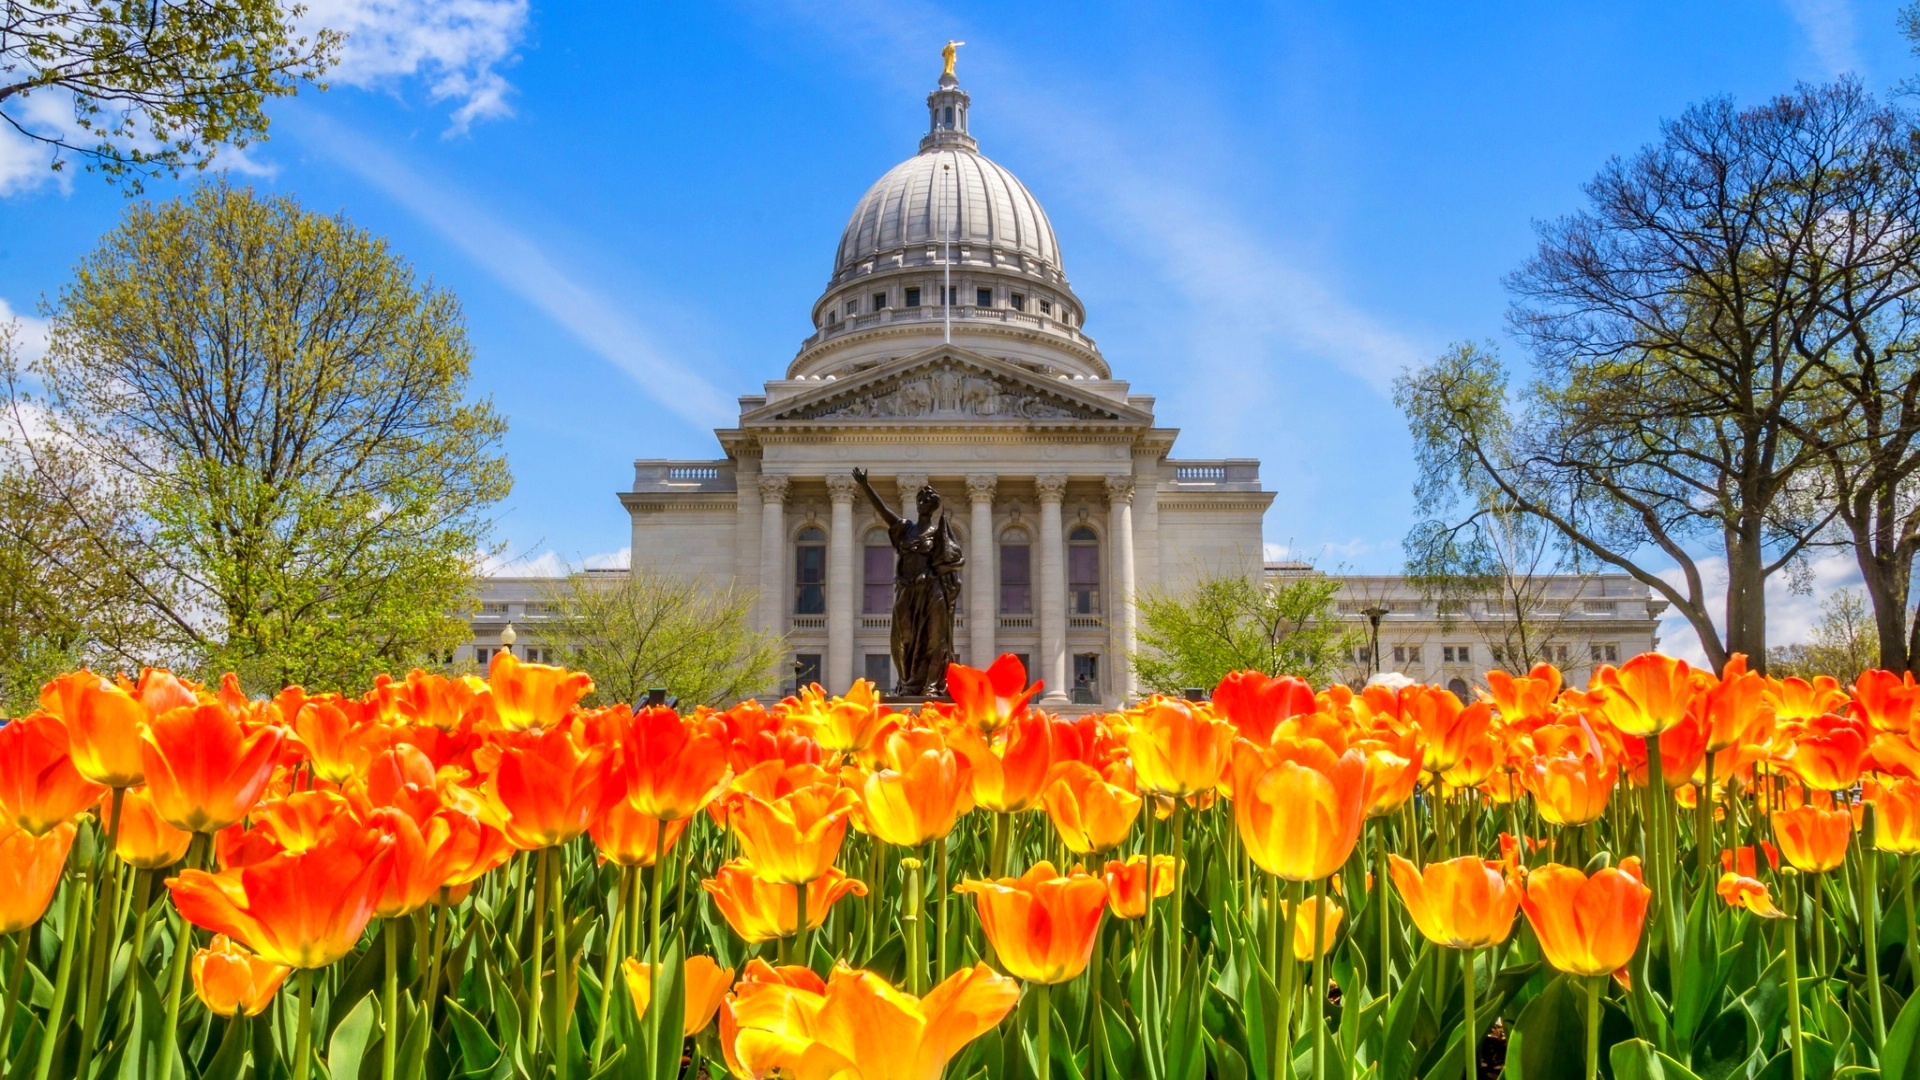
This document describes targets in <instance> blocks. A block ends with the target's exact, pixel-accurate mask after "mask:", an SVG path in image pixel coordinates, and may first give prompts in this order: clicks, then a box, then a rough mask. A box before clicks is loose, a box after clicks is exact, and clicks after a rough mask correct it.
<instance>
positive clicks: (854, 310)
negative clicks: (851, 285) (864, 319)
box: [847, 300, 860, 318]
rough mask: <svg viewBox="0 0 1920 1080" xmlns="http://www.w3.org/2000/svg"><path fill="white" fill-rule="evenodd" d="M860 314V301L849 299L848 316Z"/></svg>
mask: <svg viewBox="0 0 1920 1080" xmlns="http://www.w3.org/2000/svg"><path fill="white" fill-rule="evenodd" d="M858 314H860V301H858V300H849V301H847V317H848V318H852V317H853V316H855V315H858Z"/></svg>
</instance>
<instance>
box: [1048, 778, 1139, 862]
mask: <svg viewBox="0 0 1920 1080" xmlns="http://www.w3.org/2000/svg"><path fill="white" fill-rule="evenodd" d="M1041 801H1042V802H1043V803H1044V804H1045V805H1046V808H1047V817H1048V818H1050V819H1052V821H1053V827H1054V830H1055V831H1056V832H1058V833H1059V834H1060V841H1061V843H1063V844H1065V845H1066V846H1067V850H1069V851H1072V852H1074V853H1076V854H1080V855H1097V854H1099V853H1100V852H1103V851H1105V850H1107V849H1108V848H1110V847H1113V846H1114V845H1116V844H1118V843H1120V841H1122V840H1125V839H1126V838H1127V834H1128V833H1129V832H1132V831H1133V821H1134V819H1135V818H1137V817H1139V816H1140V796H1138V795H1135V794H1134V793H1133V792H1131V791H1128V790H1127V789H1126V788H1123V787H1121V786H1119V785H1118V784H1110V783H1108V782H1107V780H1106V778H1105V777H1103V776H1101V775H1100V774H1099V773H1097V772H1095V771H1094V769H1093V767H1092V766H1091V765H1087V764H1085V763H1084V762H1079V761H1070V762H1067V763H1066V764H1064V765H1062V766H1061V767H1060V769H1059V770H1058V771H1057V772H1056V773H1055V774H1054V780H1053V782H1052V783H1050V784H1048V785H1047V790H1046V792H1045V793H1044V794H1043V795H1042V796H1041Z"/></svg>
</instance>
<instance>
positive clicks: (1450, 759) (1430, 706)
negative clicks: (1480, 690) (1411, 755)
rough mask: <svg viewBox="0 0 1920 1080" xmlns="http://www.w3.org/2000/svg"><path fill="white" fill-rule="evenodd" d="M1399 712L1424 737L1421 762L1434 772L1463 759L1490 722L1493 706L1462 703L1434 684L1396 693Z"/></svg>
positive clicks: (1443, 769) (1480, 737)
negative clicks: (1424, 750)
mask: <svg viewBox="0 0 1920 1080" xmlns="http://www.w3.org/2000/svg"><path fill="white" fill-rule="evenodd" d="M1400 702H1401V704H1400V709H1401V715H1402V716H1403V717H1404V718H1405V719H1406V720H1407V721H1408V722H1410V723H1412V724H1413V725H1414V727H1415V728H1417V729H1418V730H1419V732H1420V735H1421V738H1422V739H1424V740H1425V747H1426V752H1425V754H1423V755H1422V757H1421V763H1422V766H1423V767H1424V768H1425V769H1426V770H1427V771H1428V772H1430V773H1434V774H1436V775H1438V774H1441V773H1445V772H1447V771H1448V770H1450V769H1452V768H1453V767H1454V766H1455V765H1458V764H1460V762H1462V761H1464V760H1466V757H1467V753H1468V751H1470V750H1471V749H1472V748H1473V747H1474V746H1476V745H1478V744H1479V743H1480V742H1481V740H1482V739H1484V738H1485V736H1486V733H1487V726H1488V725H1489V724H1491V723H1492V722H1493V706H1492V705H1490V704H1488V703H1487V702H1484V701H1478V702H1475V703H1474V704H1472V705H1464V704H1462V703H1461V701H1460V699H1459V698H1458V697H1456V696H1455V695H1454V693H1453V691H1451V690H1446V689H1443V688H1441V687H1438V686H1410V687H1407V689H1406V690H1404V691H1402V693H1401V695H1400Z"/></svg>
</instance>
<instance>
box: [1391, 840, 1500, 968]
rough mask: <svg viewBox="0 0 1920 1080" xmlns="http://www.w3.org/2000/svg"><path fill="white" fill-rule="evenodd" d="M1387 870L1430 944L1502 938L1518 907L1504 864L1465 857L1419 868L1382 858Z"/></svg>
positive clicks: (1468, 945) (1462, 945)
mask: <svg viewBox="0 0 1920 1080" xmlns="http://www.w3.org/2000/svg"><path fill="white" fill-rule="evenodd" d="M1387 872H1388V874H1390V875H1391V876H1392V877H1393V885H1394V888H1396V889H1398V890H1399V892H1400V899H1401V901H1402V902H1404V903H1405V904H1406V905H1407V914H1408V915H1409V916H1411V917H1412V918H1413V924H1414V925H1415V926H1417V927H1419V928H1420V932H1421V933H1422V934H1425V935H1426V936H1427V940H1428V941H1431V942H1433V943H1434V944H1436V945H1445V946H1446V947H1448V948H1450V949H1484V948H1487V947H1489V946H1492V945H1498V944H1499V943H1501V942H1503V941H1505V940H1507V935H1508V934H1510V933H1512V932H1513V915H1514V912H1516V911H1518V910H1519V909H1520V892H1521V889H1520V883H1519V882H1518V881H1516V880H1515V879H1514V877H1513V876H1512V867H1511V866H1510V865H1509V864H1507V863H1500V862H1486V861H1483V860H1482V859H1480V858H1479V857H1477V856H1474V855H1465V856H1462V857H1460V858H1458V859H1448V860H1447V861H1446V862H1437V863H1428V864H1427V866H1426V869H1424V870H1423V869H1420V868H1418V867H1416V866H1414V865H1413V863H1411V862H1409V861H1407V860H1406V859H1403V858H1401V857H1400V856H1398V855H1389V856H1387Z"/></svg>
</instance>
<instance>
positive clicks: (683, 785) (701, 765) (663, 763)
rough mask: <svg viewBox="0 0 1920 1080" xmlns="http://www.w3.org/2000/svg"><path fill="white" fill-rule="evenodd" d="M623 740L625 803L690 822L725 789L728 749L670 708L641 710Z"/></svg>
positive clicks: (654, 814) (648, 812) (661, 816)
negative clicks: (625, 776) (625, 778)
mask: <svg viewBox="0 0 1920 1080" xmlns="http://www.w3.org/2000/svg"><path fill="white" fill-rule="evenodd" d="M622 741H623V744H624V750H625V761H624V764H625V768H626V775H627V800H628V801H629V802H631V803H633V808H634V809H636V810H638V811H640V812H641V813H643V814H646V815H648V816H649V817H655V818H659V819H660V820H661V821H679V820H680V819H682V818H690V817H692V816H693V815H695V814H697V813H699V812H700V808H701V807H703V806H705V805H707V803H708V802H709V801H711V800H712V799H713V797H714V796H715V795H718V794H719V793H720V790H721V789H722V788H723V787H724V786H725V785H726V782H727V748H726V745H725V744H724V743H722V742H721V740H720V738H719V736H717V735H715V734H713V733H712V732H710V731H708V730H706V729H705V728H704V727H702V726H700V725H697V724H694V723H692V722H690V721H688V720H685V719H683V718H681V717H680V716H679V715H678V714H676V713H675V712H674V711H673V710H672V709H668V708H665V707H656V708H651V709H641V710H640V711H639V712H638V713H635V714H634V717H633V724H632V726H631V727H629V728H627V731H626V737H625V739H624V740H622Z"/></svg>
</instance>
